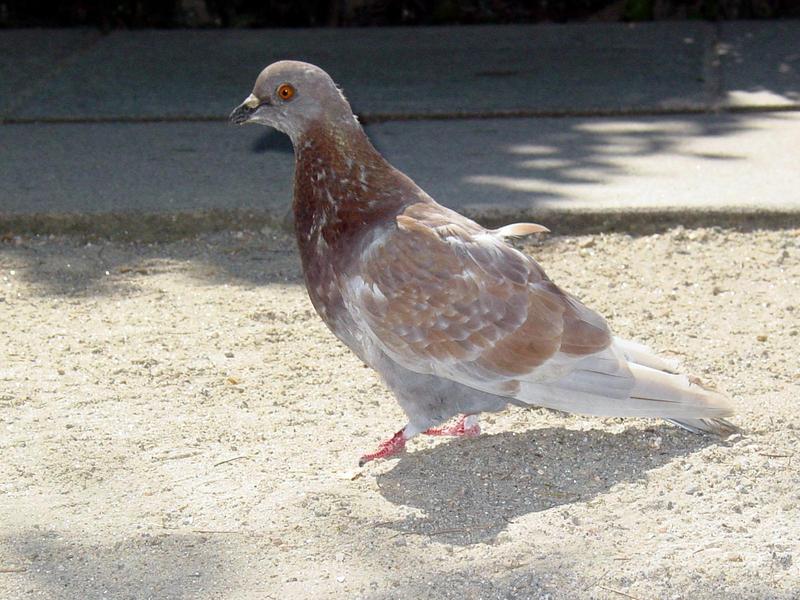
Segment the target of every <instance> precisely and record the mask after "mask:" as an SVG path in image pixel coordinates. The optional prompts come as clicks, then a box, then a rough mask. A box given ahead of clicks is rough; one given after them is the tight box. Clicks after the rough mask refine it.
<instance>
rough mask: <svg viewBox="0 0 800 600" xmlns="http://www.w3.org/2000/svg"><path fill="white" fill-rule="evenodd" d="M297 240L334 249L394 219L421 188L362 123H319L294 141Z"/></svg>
mask: <svg viewBox="0 0 800 600" xmlns="http://www.w3.org/2000/svg"><path fill="white" fill-rule="evenodd" d="M294 146H295V157H296V159H297V163H296V168H295V189H294V205H293V206H294V215H295V227H296V230H297V236H298V241H299V242H300V243H301V245H302V244H304V243H313V244H314V245H317V246H321V245H322V244H323V243H324V245H325V246H327V247H329V248H331V249H336V248H337V247H339V246H341V245H342V244H346V243H347V242H348V241H353V239H354V238H357V237H359V236H361V235H364V234H365V233H366V232H367V231H368V230H369V229H370V227H371V226H373V225H376V224H378V223H379V222H381V221H385V220H387V219H391V218H393V217H394V216H395V215H397V214H398V213H399V212H400V211H401V210H402V208H403V206H405V205H406V204H407V203H408V202H409V201H410V200H412V199H413V197H414V196H416V193H417V191H418V188H417V187H416V185H414V183H413V182H412V181H411V180H410V179H408V178H407V177H406V176H405V175H403V174H402V173H400V172H399V171H397V170H396V169H394V168H393V167H392V166H391V165H390V164H389V163H388V162H386V160H385V159H384V158H383V157H382V156H381V155H380V154H379V153H378V151H377V150H376V149H375V148H374V146H373V145H372V144H371V143H370V141H369V139H368V138H367V136H366V134H365V133H364V131H363V129H361V126H360V125H359V124H358V123H357V122H356V121H355V119H353V121H352V123H347V124H343V123H341V122H338V123H336V124H335V125H333V124H331V123H323V122H320V123H316V124H314V125H313V126H312V127H309V128H307V129H306V131H304V132H303V135H302V136H299V138H298V139H297V140H296V141H295V144H294Z"/></svg>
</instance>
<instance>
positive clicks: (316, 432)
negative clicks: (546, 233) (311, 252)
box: [0, 229, 800, 600]
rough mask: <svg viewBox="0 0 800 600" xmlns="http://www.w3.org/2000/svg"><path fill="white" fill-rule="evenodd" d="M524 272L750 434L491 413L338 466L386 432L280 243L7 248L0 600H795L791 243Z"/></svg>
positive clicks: (659, 249) (584, 244)
mask: <svg viewBox="0 0 800 600" xmlns="http://www.w3.org/2000/svg"><path fill="white" fill-rule="evenodd" d="M527 250H528V251H530V252H531V253H533V254H534V256H536V257H537V258H538V259H539V260H540V261H541V262H542V264H543V265H544V266H545V267H546V268H547V269H548V272H549V273H550V275H551V276H552V277H553V278H554V279H555V280H556V281H557V282H559V283H561V284H562V285H563V286H564V287H566V288H567V289H570V290H571V291H573V292H574V293H576V294H577V295H579V296H580V297H582V298H583V299H584V300H585V301H586V302H587V303H588V304H589V305H590V306H593V307H594V308H596V309H598V310H599V311H600V312H601V313H603V314H604V315H606V316H607V317H608V319H609V321H610V322H611V324H612V326H613V327H614V328H615V330H616V331H617V332H618V333H619V334H622V335H624V336H629V337H632V338H636V339H638V340H640V341H642V342H645V343H648V344H650V345H652V346H653V347H655V348H657V349H659V350H662V351H665V352H669V353H671V354H673V355H675V356H678V357H680V358H681V359H682V360H683V361H684V363H685V364H686V365H687V366H688V367H690V368H691V370H692V371H694V372H695V373H697V374H698V375H700V376H701V377H703V378H705V379H707V380H712V381H716V383H717V384H718V385H719V387H720V388H722V389H725V390H727V391H728V392H729V393H730V394H731V395H732V396H733V398H734V399H735V401H736V403H737V404H738V405H739V407H740V413H739V415H738V416H736V417H735V418H734V421H735V422H736V423H738V424H739V425H741V426H742V427H744V428H745V429H746V434H745V435H743V436H734V438H732V439H731V440H728V441H726V442H721V441H719V440H715V439H710V438H707V437H701V436H696V435H693V434H690V433H688V432H684V431H681V430H678V429H676V428H674V427H672V426H670V425H667V424H664V423H662V422H656V421H646V420H621V419H596V418H588V417H580V416H564V415H560V414H556V413H552V412H546V411H543V410H527V411H526V410H521V409H516V408H514V409H510V410H508V411H507V412H505V413H501V414H497V415H491V416H488V417H487V416H485V417H484V418H483V421H482V422H483V428H484V433H483V434H482V435H481V436H480V437H478V438H475V439H464V440H459V439H456V440H452V439H431V438H417V439H415V440H414V441H413V442H412V443H411V444H410V449H409V451H408V452H407V453H406V454H405V455H403V456H402V457H401V458H399V459H392V460H388V461H385V462H382V463H373V464H370V465H368V466H367V467H365V468H364V469H358V468H357V467H356V462H357V459H358V456H359V455H360V454H361V453H363V452H365V451H370V450H373V449H374V448H375V447H376V444H377V443H378V442H379V440H381V439H383V438H385V437H386V436H387V435H389V434H391V433H392V432H394V431H395V430H396V429H397V428H398V427H400V426H401V425H402V424H403V417H402V414H401V412H400V410H399V408H398V407H397V406H396V404H395V402H394V401H393V400H392V399H391V398H390V396H389V395H388V393H387V392H386V391H385V390H384V388H383V387H382V386H381V384H380V382H379V380H378V379H377V377H376V376H375V374H374V373H373V372H371V371H370V370H369V369H367V368H364V367H363V366H362V365H361V364H360V363H359V362H358V360H357V359H356V358H355V357H354V356H353V355H351V354H350V353H349V351H348V350H347V349H346V348H344V347H343V346H341V345H340V344H339V343H338V342H336V340H335V339H334V338H333V337H332V336H331V335H330V334H329V333H328V331H327V330H326V329H325V328H324V326H323V325H322V324H321V322H320V321H319V320H318V318H317V317H316V315H315V314H314V313H313V311H312V308H311V305H310V303H309V302H308V300H307V298H306V295H305V291H304V289H303V288H302V287H301V285H300V279H299V268H298V261H297V256H296V253H295V251H294V246H293V243H292V242H291V240H289V239H288V238H286V237H284V236H282V235H280V234H275V233H270V232H261V233H226V234H216V235H208V236H204V237H200V238H198V239H195V240H191V241H181V242H173V243H169V244H156V245H145V244H129V243H122V242H115V243H111V242H94V243H91V244H87V243H86V242H85V241H81V240H77V239H72V238H49V239H36V238H34V239H29V238H9V239H6V240H5V241H4V242H3V243H2V244H1V245H0V330H2V340H3V341H2V344H0V432H2V434H0V452H2V460H0V598H9V599H16V598H55V599H83V598H115V599H116V598H120V599H125V598H135V599H139V598H154V599H173V598H174V599H189V598H225V599H239V598H252V599H256V598H259V599H260V598H275V599H286V598H291V599H295V598H299V599H304V598H309V599H317V598H320V599H326V598H337V599H338V598H342V599H345V598H346V599H350V598H364V599H367V598H368V599H375V600H379V599H390V598H399V599H412V598H459V599H469V598H480V599H484V598H485V599H489V598H551V599H556V598H609V599H610V598H614V599H617V600H620V599H624V598H636V599H641V600H644V599H650V598H670V599H672V598H692V599H696V598H725V599H735V598H800V453H799V450H800V415H799V414H798V413H799V411H798V398H800V393H799V392H800V385H799V382H798V359H797V349H798V345H800V335H799V334H800V300H798V299H799V298H800V231H798V230H777V231H755V232H750V233H737V232H734V231H726V230H712V229H699V230H682V229H677V230H671V231H669V232H667V233H664V234H659V235H648V236H627V235H621V234H614V235H601V236H594V237H588V236H581V237H558V236H551V237H549V238H545V239H544V240H541V241H537V242H532V243H530V244H528V245H527Z"/></svg>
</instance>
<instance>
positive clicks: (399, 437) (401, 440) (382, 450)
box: [358, 423, 420, 467]
mask: <svg viewBox="0 0 800 600" xmlns="http://www.w3.org/2000/svg"><path fill="white" fill-rule="evenodd" d="M419 431H420V428H418V427H414V426H413V425H411V423H409V424H408V425H406V426H405V427H403V428H402V429H401V430H400V431H398V432H397V433H395V434H394V435H393V436H392V437H391V438H389V439H388V440H386V441H385V442H381V445H380V446H378V449H377V450H376V451H375V452H373V453H371V454H365V455H364V456H362V457H361V458H360V459H359V461H358V466H359V467H363V466H364V465H365V464H367V463H368V462H369V461H371V460H375V459H376V458H387V457H389V456H393V455H395V454H399V453H400V452H402V451H403V450H404V449H405V447H406V442H407V441H408V440H410V439H411V438H412V437H414V436H415V435H417V434H418V433H419Z"/></svg>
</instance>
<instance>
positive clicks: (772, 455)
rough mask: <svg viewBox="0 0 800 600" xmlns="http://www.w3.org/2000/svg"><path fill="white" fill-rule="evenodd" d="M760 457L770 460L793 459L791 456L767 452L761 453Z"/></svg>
mask: <svg viewBox="0 0 800 600" xmlns="http://www.w3.org/2000/svg"><path fill="white" fill-rule="evenodd" d="M758 455H759V456H766V457H768V458H791V457H792V455H791V454H769V453H767V452H759V453H758Z"/></svg>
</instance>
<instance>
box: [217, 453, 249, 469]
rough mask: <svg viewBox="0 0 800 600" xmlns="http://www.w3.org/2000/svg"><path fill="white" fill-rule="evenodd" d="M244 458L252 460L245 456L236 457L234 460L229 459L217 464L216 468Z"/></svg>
mask: <svg viewBox="0 0 800 600" xmlns="http://www.w3.org/2000/svg"><path fill="white" fill-rule="evenodd" d="M242 458H250V457H249V456H244V455H243V456H234V457H233V458H229V459H227V460H221V461H219V462H218V463H217V464H215V465H214V466H215V467H218V466H220V465H224V464H225V463H229V462H233V461H235V460H240V459H242Z"/></svg>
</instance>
